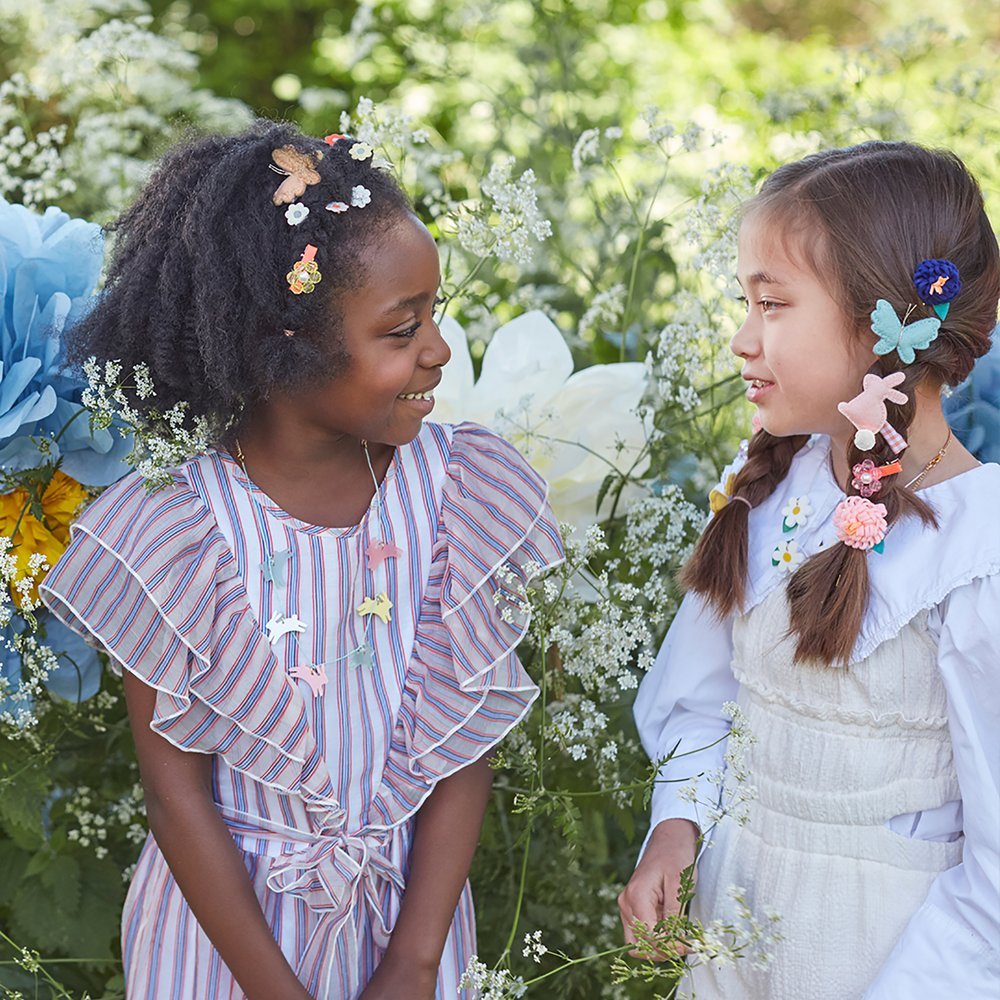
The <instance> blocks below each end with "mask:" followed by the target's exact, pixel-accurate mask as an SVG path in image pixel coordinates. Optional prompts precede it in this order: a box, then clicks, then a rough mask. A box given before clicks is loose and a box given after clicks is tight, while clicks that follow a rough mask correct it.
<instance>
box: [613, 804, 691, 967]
mask: <svg viewBox="0 0 1000 1000" xmlns="http://www.w3.org/2000/svg"><path fill="white" fill-rule="evenodd" d="M697 848H698V828H697V827H696V826H695V825H694V823H692V822H690V821H689V820H686V819H668V820H664V821H663V822H662V823H658V824H657V826H656V829H655V830H654V831H653V836H652V837H651V838H650V840H649V844H648V845H647V847H646V852H645V854H643V856H642V860H641V861H640V862H639V864H638V866H637V867H636V869H635V872H634V873H633V875H632V878H631V879H629V883H628V885H627V886H625V888H624V889H623V890H622V893H621V895H620V896H619V897H618V909H619V910H620V911H621V918H622V927H623V928H624V930H625V941H626V943H627V944H638V940H637V938H636V936H635V933H634V930H633V924H634V923H635V921H636V920H641V921H642V922H643V923H644V924H645V925H646V929H647V930H648V931H652V929H653V927H654V926H655V925H656V923H657V922H658V921H660V920H663V919H664V918H665V917H667V916H669V915H670V914H672V913H679V912H680V903H679V902H678V901H677V895H678V893H679V891H680V887H681V872H682V871H684V869H685V868H687V867H689V866H690V865H692V864H693V863H694V860H695V856H696V852H697ZM697 877H698V873H697V870H696V871H695V878H696V879H697ZM687 952H688V949H687V948H686V947H685V946H684V945H682V944H678V945H677V954H678V955H686V954H687ZM629 954H630V955H632V956H633V957H634V958H642V957H644V956H643V955H641V954H640V952H639V951H638V950H636V951H630V952H629ZM668 957H669V956H667V955H657V957H656V960H657V961H662V960H663V959H665V958H668Z"/></svg>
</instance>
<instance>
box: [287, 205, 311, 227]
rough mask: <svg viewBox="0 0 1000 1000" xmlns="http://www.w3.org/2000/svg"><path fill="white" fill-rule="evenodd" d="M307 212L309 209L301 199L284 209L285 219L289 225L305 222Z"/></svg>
mask: <svg viewBox="0 0 1000 1000" xmlns="http://www.w3.org/2000/svg"><path fill="white" fill-rule="evenodd" d="M308 214H309V209H308V208H306V206H305V205H303V204H302V202H301V201H296V202H294V203H293V204H291V205H289V206H288V208H286V209H285V221H286V222H287V223H288V224H289V225H290V226H297V225H298V224H299V223H300V222H305V219H306V216H307V215H308Z"/></svg>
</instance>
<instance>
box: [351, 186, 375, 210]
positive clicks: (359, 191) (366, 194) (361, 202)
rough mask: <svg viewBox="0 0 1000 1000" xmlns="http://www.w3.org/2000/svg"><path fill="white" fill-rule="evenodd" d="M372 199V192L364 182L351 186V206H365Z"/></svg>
mask: <svg viewBox="0 0 1000 1000" xmlns="http://www.w3.org/2000/svg"><path fill="white" fill-rule="evenodd" d="M371 200H372V193H371V191H369V190H368V188H366V187H365V186H364V185H363V184H355V185H354V187H352V188H351V208H364V207H365V205H367V204H368V203H369V202H370V201H371Z"/></svg>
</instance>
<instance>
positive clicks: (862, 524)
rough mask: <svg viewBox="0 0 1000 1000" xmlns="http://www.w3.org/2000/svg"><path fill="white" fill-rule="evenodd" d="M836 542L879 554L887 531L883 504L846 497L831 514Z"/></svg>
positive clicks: (860, 498) (861, 498) (866, 499)
mask: <svg viewBox="0 0 1000 1000" xmlns="http://www.w3.org/2000/svg"><path fill="white" fill-rule="evenodd" d="M833 526H834V528H835V529H836V531H837V540H838V541H841V542H843V543H844V544H845V545H848V546H850V547H851V548H852V549H860V550H861V551H863V552H867V551H868V550H869V549H874V550H875V551H876V552H881V551H882V550H883V548H884V546H885V536H886V532H887V530H888V523H887V521H886V508H885V504H882V503H872V502H871V500H869V499H868V498H867V497H847V498H846V499H845V500H841V501H840V503H839V504H837V507H836V509H835V510H834V512H833Z"/></svg>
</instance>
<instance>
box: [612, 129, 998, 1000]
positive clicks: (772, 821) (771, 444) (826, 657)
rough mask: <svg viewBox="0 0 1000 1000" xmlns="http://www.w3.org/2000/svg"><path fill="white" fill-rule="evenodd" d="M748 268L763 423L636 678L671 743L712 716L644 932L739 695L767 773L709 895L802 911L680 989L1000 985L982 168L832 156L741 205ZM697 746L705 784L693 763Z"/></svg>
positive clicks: (709, 855)
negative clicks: (956, 414) (964, 405)
mask: <svg viewBox="0 0 1000 1000" xmlns="http://www.w3.org/2000/svg"><path fill="white" fill-rule="evenodd" d="M738 276H739V280H740V284H741V285H742V287H743V290H744V294H745V295H746V297H747V317H746V321H745V322H744V323H743V325H742V326H741V328H740V330H739V332H738V333H737V334H736V336H735V337H734V338H733V342H732V350H733V352H734V353H735V354H736V355H737V356H739V357H740V358H742V359H743V365H744V368H743V377H744V378H745V379H746V380H747V382H748V383H749V384H748V388H747V395H748V398H749V399H750V401H751V402H752V403H755V404H756V406H757V419H758V420H759V425H760V430H759V431H758V432H757V433H756V434H755V435H754V436H753V439H752V440H751V441H750V443H749V446H748V447H747V448H746V449H745V453H744V454H743V455H742V456H741V457H740V458H739V459H738V460H737V461H736V462H735V463H734V464H733V465H732V466H731V467H730V468H729V469H727V470H726V473H725V474H724V476H723V482H722V484H721V485H720V487H719V491H718V492H717V493H716V494H715V495H714V499H715V502H713V508H714V509H715V514H714V516H713V517H712V519H711V520H710V522H709V524H708V526H707V528H706V530H705V532H704V534H703V535H702V537H701V539H700V541H699V543H698V545H697V547H696V549H695V551H694V553H693V555H692V557H691V559H690V561H689V563H688V564H687V566H686V567H685V568H684V571H683V575H682V581H683V583H684V584H685V585H686V587H687V589H688V591H689V592H688V594H687V596H686V597H685V599H684V602H683V603H682V606H681V608H680V611H679V612H678V615H677V617H676V619H675V621H674V622H673V625H672V627H671V629H670V632H669V634H668V636H667V638H666V641H665V642H664V644H663V648H662V650H661V652H660V655H659V657H658V659H657V661H656V664H655V666H654V667H653V669H652V670H651V671H650V673H649V675H648V676H647V677H646V678H645V679H644V681H643V684H642V686H641V688H640V691H639V694H638V697H637V700H636V705H635V716H636V720H637V723H638V726H639V732H640V735H641V736H642V739H643V743H644V746H645V748H646V750H647V752H648V753H649V755H650V757H651V758H652V759H654V760H662V759H664V758H666V757H668V756H669V755H670V753H671V751H673V750H674V749H675V747H676V750H677V752H678V753H685V752H686V751H693V750H696V749H697V748H702V747H708V746H709V744H713V743H714V744H715V745H714V746H712V747H710V748H709V749H704V750H702V751H701V752H699V753H696V754H694V755H690V756H686V757H683V758H679V759H675V760H673V761H669V762H668V763H667V764H666V765H665V767H664V768H663V770H662V772H661V774H660V778H661V779H662V780H661V781H660V782H658V784H657V786H656V791H655V793H654V795H653V803H652V819H651V829H650V834H649V836H648V838H647V841H646V843H645V844H644V846H643V852H642V855H641V858H640V861H639V864H638V866H637V868H636V871H635V873H634V875H633V876H632V879H631V881H630V882H629V884H628V886H627V887H626V889H625V891H624V892H623V893H622V895H621V897H620V899H619V904H620V909H621V913H622V919H623V924H624V926H625V930H626V936H627V938H628V940H630V941H635V940H636V938H635V932H634V924H635V922H636V921H637V920H638V921H642V922H643V923H644V924H645V925H647V926H653V925H654V924H655V923H656V922H657V921H659V920H662V919H663V918H665V917H666V916H668V915H669V914H671V913H675V912H676V911H677V908H678V904H677V895H678V886H679V882H680V873H681V872H682V871H683V870H684V869H685V868H687V867H688V866H689V865H691V864H692V863H693V862H694V861H695V857H696V851H697V847H696V845H697V841H698V837H699V833H701V832H703V831H704V832H707V828H708V827H709V826H710V825H712V824H711V819H710V818H709V816H710V814H711V813H712V806H713V805H715V804H717V803H718V802H719V801H720V800H719V794H720V793H719V790H718V789H715V790H712V789H711V788H710V787H708V782H707V781H706V779H705V777H704V775H705V773H706V772H711V771H713V770H714V771H718V769H719V768H720V767H723V766H724V753H725V741H726V737H727V734H728V732H729V725H730V724H729V722H728V721H727V720H726V719H725V718H724V717H723V715H722V707H723V704H724V703H726V702H735V703H736V704H737V705H738V706H739V708H740V709H741V710H742V716H743V717H744V718H745V720H746V724H747V726H748V728H749V731H750V733H751V734H752V735H753V737H755V739H756V742H755V744H754V745H753V746H752V747H751V748H750V749H749V751H748V753H747V757H746V760H745V763H746V768H747V770H748V771H749V772H750V778H749V780H750V781H751V782H752V783H753V785H754V786H756V796H755V798H754V799H753V801H751V802H750V804H749V807H748V811H747V814H746V815H745V816H742V817H739V818H737V817H735V816H734V815H732V814H730V815H725V816H723V818H722V819H721V820H719V822H718V823H717V825H715V826H714V829H713V830H712V836H711V850H708V851H705V852H704V853H702V854H701V855H700V857H699V858H698V860H697V866H696V874H697V879H698V882H697V887H696V891H695V896H694V899H693V901H692V904H691V906H692V914H693V915H694V916H696V917H698V918H699V919H701V920H702V921H703V922H704V923H708V922H709V921H711V920H714V919H716V918H719V919H721V920H723V921H728V922H732V923H737V924H738V923H739V918H738V914H737V904H736V903H735V902H734V901H733V900H732V899H731V898H730V897H729V896H728V894H727V890H728V889H729V888H730V887H732V886H738V887H740V888H741V889H743V890H744V898H745V900H746V903H747V904H748V905H749V907H750V908H751V910H753V911H754V912H755V913H756V914H758V915H762V914H763V913H764V912H766V911H767V910H773V911H775V912H777V913H778V914H779V915H780V917H781V923H780V925H779V927H778V930H779V932H780V934H781V935H782V940H780V941H779V942H778V943H777V944H776V945H775V947H774V949H773V958H772V961H771V962H770V964H769V965H768V966H767V968H759V967H757V966H755V965H754V963H752V962H750V961H747V960H740V961H737V962H736V963H735V964H732V965H729V966H727V967H725V968H720V967H716V966H715V965H713V964H712V963H710V962H703V961H700V960H697V959H695V958H692V957H689V959H688V972H687V974H686V976H685V978H684V981H683V983H682V985H681V987H680V990H681V992H684V991H687V992H688V993H691V992H692V991H693V992H694V993H695V994H696V995H697V997H698V998H699V1000H709V998H717V997H719V998H721V997H724V998H725V1000H742V998H746V1000H750V998H752V1000H849V998H861V997H864V998H865V1000H911V998H913V997H918V996H932V995H934V996H937V995H946V996H953V997H961V998H962V1000H987V998H992V997H996V996H997V995H998V992H1000V959H998V950H997V949H998V941H1000V791H998V789H1000V653H998V650H1000V528H998V526H997V521H996V498H997V496H1000V467H998V466H996V465H980V464H979V463H978V462H977V461H976V460H975V459H974V458H973V457H972V455H970V454H969V452H968V451H966V450H965V449H964V448H963V447H962V446H961V445H960V444H959V442H958V441H956V440H955V439H954V438H953V437H952V435H951V432H950V430H949V428H948V426H947V424H946V422H945V419H944V416H943V415H942V410H941V391H942V388H943V387H945V386H950V385H955V384H957V383H959V382H961V381H962V380H963V379H964V378H965V377H966V376H967V375H968V374H969V372H970V370H971V369H972V366H973V364H974V362H975V360H976V358H978V357H979V356H981V355H982V354H984V353H986V351H987V350H988V348H989V345H990V331H991V329H992V328H993V326H994V324H995V323H996V319H997V304H998V299H1000V255H998V250H997V240H996V237H995V235H994V233H993V230H992V228H991V226H990V223H989V221H988V219H987V217H986V214H985V212H984V209H983V199H982V195H981V193H980V190H979V188H978V186H977V184H976V182H975V180H974V179H973V178H972V177H971V176H970V174H969V173H968V171H967V170H966V169H965V167H964V166H963V165H962V164H961V163H960V162H959V161H958V159H957V158H956V157H954V156H953V155H951V154H950V153H946V152H938V151H931V150H927V149H923V148H920V147H918V146H915V145H911V144H908V143H883V142H875V143H867V144H864V145H860V146H855V147H851V148H849V149H839V150H831V151H828V152H824V153H819V154H816V155H814V156H809V157H807V158H806V159H804V160H802V161H801V162H797V163H792V164H789V165H786V166H784V167H781V168H780V169H779V170H777V171H776V172H775V173H774V174H773V175H772V176H771V177H770V178H769V179H768V180H767V181H766V182H765V183H764V185H763V187H762V189H761V191H760V193H759V194H758V195H757V196H756V197H755V198H754V199H753V200H752V201H751V202H750V204H749V205H748V206H747V208H746V213H745V216H744V218H743V220H742V225H741V229H740V237H739V265H738ZM731 770H733V769H731ZM691 773H695V774H698V773H700V774H701V775H702V777H701V778H700V779H699V781H698V787H697V792H696V798H697V800H698V801H694V802H693V801H692V800H691V798H689V797H685V795H681V794H678V788H679V787H680V786H679V785H677V784H671V783H669V782H670V781H671V780H673V781H678V780H680V779H682V778H683V777H686V776H687V775H689V774H691ZM735 780H736V779H735V777H734V776H733V775H731V774H729V775H727V777H726V781H727V783H730V784H729V786H728V787H729V788H730V790H731V789H732V787H733V786H732V784H731V783H732V782H733V781H735ZM699 803H701V805H699ZM704 803H709V806H708V807H707V808H706V806H705V805H704ZM740 820H742V821H743V822H741V821H740Z"/></svg>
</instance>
